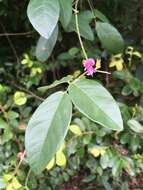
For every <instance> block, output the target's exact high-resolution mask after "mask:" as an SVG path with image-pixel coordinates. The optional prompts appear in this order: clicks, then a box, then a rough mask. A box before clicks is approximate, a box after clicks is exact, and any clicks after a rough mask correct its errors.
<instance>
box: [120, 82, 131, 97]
mask: <svg viewBox="0 0 143 190" xmlns="http://www.w3.org/2000/svg"><path fill="white" fill-rule="evenodd" d="M132 92H133V90H132V89H131V88H130V85H129V84H127V85H125V86H124V87H123V89H122V91H121V93H122V95H123V96H129V95H130V94H132Z"/></svg>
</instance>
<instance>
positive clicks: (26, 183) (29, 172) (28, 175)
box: [25, 169, 31, 188]
mask: <svg viewBox="0 0 143 190" xmlns="http://www.w3.org/2000/svg"><path fill="white" fill-rule="evenodd" d="M30 174H31V169H29V171H28V174H27V177H26V180H25V187H26V188H27V185H28V180H29V177H30Z"/></svg>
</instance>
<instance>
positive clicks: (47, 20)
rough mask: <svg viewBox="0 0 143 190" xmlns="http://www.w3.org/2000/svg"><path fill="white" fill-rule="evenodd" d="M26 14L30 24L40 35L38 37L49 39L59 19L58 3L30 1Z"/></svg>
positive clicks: (48, 0)
mask: <svg viewBox="0 0 143 190" xmlns="http://www.w3.org/2000/svg"><path fill="white" fill-rule="evenodd" d="M27 14H28V18H29V20H30V22H31V24H32V25H33V27H34V28H35V29H36V30H37V31H38V32H39V33H40V35H41V36H43V37H44V38H46V39H49V38H50V37H51V35H52V33H53V31H54V29H55V27H56V25H57V22H58V19H59V14H60V5H59V1H57V0H52V1H51V0H41V1H37V0H30V2H29V5H28V10H27Z"/></svg>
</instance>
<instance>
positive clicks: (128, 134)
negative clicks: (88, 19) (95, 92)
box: [0, 0, 143, 190]
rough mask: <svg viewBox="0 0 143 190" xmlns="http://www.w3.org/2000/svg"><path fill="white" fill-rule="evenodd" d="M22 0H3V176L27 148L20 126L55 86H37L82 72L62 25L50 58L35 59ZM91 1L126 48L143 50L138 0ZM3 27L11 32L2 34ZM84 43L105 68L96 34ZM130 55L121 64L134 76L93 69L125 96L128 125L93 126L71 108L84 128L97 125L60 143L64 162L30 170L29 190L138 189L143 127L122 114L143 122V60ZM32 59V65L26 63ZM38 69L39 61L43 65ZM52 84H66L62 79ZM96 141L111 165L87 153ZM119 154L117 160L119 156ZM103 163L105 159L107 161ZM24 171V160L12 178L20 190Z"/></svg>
mask: <svg viewBox="0 0 143 190" xmlns="http://www.w3.org/2000/svg"><path fill="white" fill-rule="evenodd" d="M27 4H28V1H26V0H25V1H21V2H19V1H17V0H13V1H10V0H1V1H0V39H1V40H0V41H1V48H0V76H1V77H0V128H3V126H6V127H5V129H1V131H0V134H1V136H0V145H1V146H0V175H1V176H3V175H5V174H10V173H12V172H13V171H14V170H15V167H16V165H17V164H18V158H17V154H18V152H21V151H23V150H24V147H23V146H24V131H25V128H26V125H27V122H28V120H29V118H30V116H31V114H32V113H33V111H34V110H35V108H36V107H37V106H38V105H39V104H40V102H41V97H42V98H45V97H46V96H47V95H49V94H50V93H52V91H50V92H47V93H44V94H43V93H40V92H38V91H37V87H39V86H43V85H46V84H47V83H48V84H51V83H52V82H53V81H54V80H56V79H60V78H62V77H63V76H65V75H67V74H71V73H72V74H74V75H76V74H77V73H78V72H81V71H82V66H81V60H82V55H81V51H80V48H79V47H80V46H79V43H78V42H77V36H76V34H75V33H65V32H64V31H63V30H62V29H61V32H60V35H59V37H58V42H57V43H56V47H55V48H54V51H53V53H52V56H51V57H50V59H48V61H46V62H45V63H40V62H39V61H38V60H37V59H36V57H35V47H36V44H37V40H38V38H39V35H38V34H37V33H36V32H35V31H34V29H33V28H32V26H31V24H30V23H29V21H28V18H27V16H26V9H27ZM93 4H94V7H96V8H97V9H98V10H100V11H101V12H102V13H104V14H105V15H106V16H107V18H108V19H109V20H110V21H111V23H112V24H113V25H114V26H116V28H118V30H119V31H120V32H121V34H122V35H123V37H124V39H125V42H126V47H127V46H133V47H134V48H135V50H136V51H139V52H140V53H142V45H143V36H142V34H143V21H142V20H143V2H142V1H138V0H129V1H123V0H108V1H107V0H95V1H94V2H93ZM81 7H82V9H85V10H87V9H89V5H88V3H87V2H86V1H81ZM6 33H10V34H9V35H6ZM12 33H13V34H12ZM16 33H21V34H20V35H19V34H16ZM22 33H23V34H22ZM85 45H86V48H87V49H88V53H89V55H90V56H91V57H92V56H94V55H95V53H97V52H98V53H99V54H100V55H101V56H102V62H103V66H102V67H103V69H109V68H108V64H107V63H108V62H109V59H108V56H107V57H106V58H105V57H104V56H103V50H102V48H101V45H100V43H99V41H98V39H96V40H95V42H88V41H85ZM73 47H74V51H73ZM93 47H94V49H93ZM71 48H72V49H71ZM25 53H26V54H27V56H28V58H27V59H28V64H26V65H23V64H21V61H22V60H23V59H24V58H26V57H24V54H25ZM127 58H128V56H127V55H126V54H124V59H125V63H126V67H128V70H129V73H130V74H131V75H132V77H131V79H130V77H128V75H127V74H126V73H125V74H124V73H123V72H124V71H121V72H113V75H112V76H110V77H107V76H104V75H98V74H97V76H96V78H97V79H100V80H101V81H102V82H103V84H104V85H105V86H106V87H107V88H108V89H109V91H111V92H112V95H113V96H114V97H115V98H116V100H118V101H119V102H122V104H121V103H120V107H121V111H122V113H123V118H124V124H125V130H124V131H123V132H122V133H121V134H119V135H118V134H115V133H114V132H111V131H107V130H105V129H104V128H100V129H98V127H95V126H94V127H93V125H95V124H93V123H91V122H90V121H88V120H87V119H86V118H84V117H83V116H82V115H81V114H79V113H77V112H76V111H75V114H74V115H73V120H72V123H73V124H77V125H78V126H79V127H80V129H81V131H82V132H83V133H85V132H87V134H88V131H94V132H95V134H93V135H83V136H81V137H76V138H75V139H74V140H73V141H72V143H71V144H70V146H68V144H67V148H65V150H64V151H65V155H66V157H67V158H68V162H67V165H66V167H54V169H52V170H50V171H44V173H42V174H41V175H40V176H35V175H34V174H32V175H30V177H29V180H28V187H29V189H30V190H34V189H39V190H42V189H43V190H46V189H47V190H50V189H61V190H62V189H86V190H88V189H95V188H98V189H107V190H108V189H136V188H138V189H139V188H140V189H142V181H143V177H142V170H143V155H142V134H141V133H138V132H136V131H133V130H131V129H130V128H129V126H128V125H127V121H128V120H129V119H131V118H136V120H137V121H139V122H140V123H142V114H143V110H142V104H143V98H142V93H143V90H142V80H143V78H142V72H141V71H142V69H143V66H142V60H141V59H138V57H134V58H133V59H132V65H131V66H130V67H129V66H128V62H127V61H126V60H127ZM31 63H32V66H29V65H30V64H31ZM35 68H36V69H37V68H40V72H39V71H37V70H35ZM112 71H114V69H113V70H112ZM130 74H129V75H130ZM126 86H127V87H126ZM57 88H62V89H63V88H64V86H62V87H57ZM56 90H57V89H56ZM16 91H23V92H25V93H26V94H27V97H28V100H27V102H26V104H25V105H23V106H17V105H16V104H15V103H14V99H13V96H14V94H15V92H16ZM35 94H36V95H35ZM39 97H40V98H39ZM7 125H8V126H7ZM87 126H88V127H87ZM71 138H73V134H72V133H71V132H69V134H68V137H67V140H66V141H67V142H68V141H69V139H71ZM95 144H96V145H98V146H101V147H103V146H105V147H106V146H107V147H110V148H109V150H110V151H111V152H112V154H113V161H112V162H113V165H114V166H115V167H113V166H110V167H107V168H106V167H105V166H103V165H102V164H103V163H101V162H102V159H101V158H102V156H97V158H95V157H94V156H93V155H92V154H90V151H89V149H90V147H92V146H93V145H95ZM108 154H110V153H109V152H108ZM119 157H120V159H119ZM105 159H106V158H105ZM119 160H122V161H120V162H119ZM105 163H106V164H107V160H106V162H105ZM127 163H128V164H127ZM107 165H108V164H107ZM104 167H105V168H104ZM28 170H29V167H28V165H27V164H26V163H24V164H23V165H22V166H21V167H20V169H19V170H18V173H17V180H18V181H19V182H20V183H21V184H22V185H23V187H20V188H21V189H22V188H23V189H24V184H25V180H26V176H27V173H28ZM111 171H112V172H111ZM79 182H80V183H79Z"/></svg>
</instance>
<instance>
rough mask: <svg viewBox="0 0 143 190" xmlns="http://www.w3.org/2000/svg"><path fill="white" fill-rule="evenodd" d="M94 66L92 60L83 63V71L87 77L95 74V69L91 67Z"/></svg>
mask: <svg viewBox="0 0 143 190" xmlns="http://www.w3.org/2000/svg"><path fill="white" fill-rule="evenodd" d="M94 65H95V61H94V59H92V58H89V59H86V60H84V61H83V66H84V70H85V71H86V74H87V75H88V76H93V74H94V73H95V72H96V69H95V68H94V67H93V66H94Z"/></svg>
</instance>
